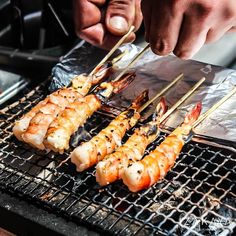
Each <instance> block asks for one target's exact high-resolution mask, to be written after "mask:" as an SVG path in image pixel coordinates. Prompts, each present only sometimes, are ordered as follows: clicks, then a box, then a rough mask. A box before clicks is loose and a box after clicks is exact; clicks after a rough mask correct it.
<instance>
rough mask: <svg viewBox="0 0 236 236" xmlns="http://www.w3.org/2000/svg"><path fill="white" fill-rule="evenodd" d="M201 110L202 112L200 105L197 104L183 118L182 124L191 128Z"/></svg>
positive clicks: (199, 103)
mask: <svg viewBox="0 0 236 236" xmlns="http://www.w3.org/2000/svg"><path fill="white" fill-rule="evenodd" d="M201 110H202V103H201V102H198V103H197V104H196V105H195V106H194V108H193V109H192V110H191V111H190V112H189V113H188V114H187V115H186V116H185V118H184V123H183V124H185V125H190V126H192V125H193V123H194V122H195V121H196V120H197V119H198V117H199V115H200V113H201Z"/></svg>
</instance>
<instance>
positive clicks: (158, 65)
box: [51, 44, 236, 148]
mask: <svg viewBox="0 0 236 236" xmlns="http://www.w3.org/2000/svg"><path fill="white" fill-rule="evenodd" d="M125 48H126V49H128V50H129V53H128V54H127V55H125V56H124V57H123V58H122V60H121V61H120V62H119V63H118V64H117V72H116V73H114V74H113V77H114V78H115V77H116V76H117V75H118V74H119V73H120V71H121V70H122V69H124V68H125V66H127V64H128V63H129V62H130V60H131V59H132V58H133V56H135V55H136V54H137V53H138V52H139V51H140V48H138V47H136V46H135V45H133V44H127V45H125V46H122V47H121V48H120V50H121V51H123V50H124V49H125ZM82 49H83V50H81V47H78V48H75V49H74V50H72V52H71V53H70V54H68V55H66V57H65V58H64V59H63V60H62V61H61V62H60V63H59V64H58V65H57V66H55V68H54V69H53V74H52V77H53V80H52V84H51V88H53V89H55V88H58V87H61V86H62V85H68V84H69V82H70V80H71V79H72V78H73V76H74V75H76V74H80V73H84V72H88V71H90V70H92V68H93V67H94V66H95V65H96V63H98V62H99V61H100V60H101V59H102V56H104V55H105V52H104V51H102V52H103V53H101V52H98V51H99V49H96V48H94V47H92V46H90V48H89V49H85V48H83V46H82ZM81 51H82V53H81ZM130 71H135V72H136V78H135V80H134V81H133V82H132V83H131V84H130V85H129V87H128V88H126V89H125V90H123V91H122V92H121V93H119V94H117V95H115V96H113V97H112V99H111V100H110V101H109V105H111V106H114V107H118V108H119V107H120V108H122V107H127V106H129V105H130V103H131V101H132V100H133V99H134V98H135V97H136V96H138V95H139V94H140V93H141V92H142V91H143V90H145V89H148V90H149V97H150V98H152V97H153V96H155V94H156V93H158V92H159V91H160V90H161V89H162V88H164V87H165V86H166V85H167V84H168V83H170V82H171V81H172V80H173V79H174V78H175V77H177V76H178V75H179V74H181V73H183V74H184V79H182V80H181V81H179V82H178V83H177V84H176V85H175V86H173V88H171V89H170V90H169V91H168V92H167V93H165V94H164V97H165V99H166V101H167V104H168V106H169V107H171V106H172V105H173V104H174V103H175V102H177V101H178V100H179V99H180V98H181V97H182V96H183V95H184V94H185V93H186V92H187V91H188V90H189V89H190V88H191V87H192V86H193V85H194V84H195V83H196V82H197V81H198V80H200V79H201V78H202V77H205V78H206V80H205V82H204V83H203V84H202V85H201V86H200V87H199V89H197V90H196V91H195V92H194V93H193V95H191V97H190V98H188V99H187V100H186V101H185V102H184V103H183V104H182V105H180V106H179V107H178V109H177V110H176V111H175V112H173V113H172V114H171V115H170V116H169V118H168V119H167V121H166V122H165V124H164V126H163V128H164V129H165V130H171V129H173V128H175V127H177V126H178V125H179V124H180V123H181V122H182V121H183V118H184V116H185V114H186V112H187V111H189V110H190V109H191V108H192V107H193V106H194V105H195V104H196V103H197V102H199V101H201V102H202V105H203V110H202V112H205V111H207V110H208V109H209V108H210V107H212V105H213V104H214V103H216V102H217V101H218V100H220V99H221V98H222V97H223V96H224V95H226V94H227V93H228V92H229V91H230V90H231V89H233V88H234V86H236V71H234V70H231V69H227V68H222V67H219V66H213V65H209V64H204V63H201V62H197V61H193V60H186V61H184V60H180V59H178V58H177V57H174V56H167V57H159V56H157V55H155V54H153V53H152V52H151V51H148V52H146V53H145V54H144V56H143V57H142V58H141V59H140V60H139V61H138V62H137V63H136V64H135V65H134V66H133V67H132V68H130ZM157 102H158V101H157ZM157 102H155V103H154V104H152V105H151V106H150V107H149V109H147V110H148V111H146V112H145V113H143V118H144V119H145V118H146V117H148V116H149V115H150V114H151V113H152V112H153V110H154V108H155V105H156V104H157ZM194 132H195V133H196V135H197V136H199V137H201V138H204V139H210V140H211V141H217V142H220V143H223V144H226V145H227V146H232V145H233V147H234V148H235V147H236V94H235V95H234V96H232V97H231V98H230V99H229V100H227V101H226V102H225V103H224V104H223V105H222V106H221V107H219V108H218V109H217V110H216V111H215V112H214V113H212V114H211V115H210V116H209V117H207V118H206V119H205V120H204V121H203V122H202V123H201V124H199V125H198V126H197V127H196V129H195V130H194Z"/></svg>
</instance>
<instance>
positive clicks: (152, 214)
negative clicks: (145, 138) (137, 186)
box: [0, 84, 236, 235]
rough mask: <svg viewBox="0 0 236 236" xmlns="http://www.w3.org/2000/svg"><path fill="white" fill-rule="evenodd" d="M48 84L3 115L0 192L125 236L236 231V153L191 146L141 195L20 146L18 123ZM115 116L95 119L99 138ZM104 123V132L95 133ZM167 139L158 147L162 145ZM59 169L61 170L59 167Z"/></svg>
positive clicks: (0, 122)
mask: <svg viewBox="0 0 236 236" xmlns="http://www.w3.org/2000/svg"><path fill="white" fill-rule="evenodd" d="M45 91H46V85H45V84H41V85H40V86H38V87H36V88H35V89H34V90H33V91H32V92H30V93H29V94H27V95H26V96H25V97H24V98H22V99H21V100H20V101H19V102H16V103H14V104H12V105H10V106H8V107H7V108H5V109H3V110H2V111H1V113H0V187H1V188H2V189H4V190H6V191H11V192H13V193H14V194H18V195H21V196H24V198H27V199H28V200H30V201H31V202H34V203H35V204H40V205H41V206H44V207H47V208H48V209H50V210H51V211H53V212H55V213H58V214H60V215H63V216H64V217H68V218H69V219H70V220H73V221H75V222H80V223H81V222H82V223H84V224H86V225H89V226H90V227H94V228H96V229H97V230H100V231H105V232H107V233H112V234H117V235H151V234H157V233H158V235H180V234H181V235H231V234H232V235H233V234H234V233H235V228H236V221H235V216H236V203H235V197H236V194H235V193H236V188H235V179H236V159H235V153H233V152H230V151H227V150H223V149H219V148H215V147H212V146H207V145H204V144H198V143H194V142H190V143H189V144H187V145H186V146H185V147H184V149H183V151H182V154H181V155H180V157H179V159H178V160H177V163H176V165H175V166H174V168H173V169H172V170H171V171H170V172H169V173H168V174H167V176H166V177H165V179H164V180H162V181H161V182H159V183H157V184H155V185H154V186H153V187H152V188H149V189H147V190H145V191H142V192H140V193H137V194H133V193H130V192H129V191H128V189H127V188H126V187H125V186H124V185H123V184H122V182H117V183H114V184H112V185H109V186H107V187H105V188H100V187H99V186H98V185H97V184H96V181H95V177H94V169H90V170H89V171H85V172H83V173H81V174H78V173H76V171H75V168H74V166H73V165H72V164H70V163H69V162H68V163H65V164H63V165H62V166H60V167H58V165H59V163H61V161H63V160H64V159H65V158H66V157H68V153H69V152H68V153H66V154H64V155H58V154H55V153H52V152H50V153H48V154H47V153H45V152H41V151H38V150H35V149H32V148H31V147H29V146H28V145H26V144H23V143H21V142H18V141H17V140H16V139H15V138H14V136H13V134H12V126H13V123H14V121H15V120H17V119H19V118H20V117H21V115H22V113H23V112H25V111H26V109H30V108H31V107H32V106H33V105H35V104H36V103H37V102H38V101H39V100H41V99H42V98H43V97H44V96H45ZM108 122H109V118H107V117H103V116H101V115H98V114H96V115H94V116H93V117H92V118H91V119H90V120H89V122H88V124H87V125H86V126H85V129H86V130H91V128H92V131H91V133H92V135H93V134H95V133H97V132H98V131H99V130H101V129H102V128H103V127H104V126H105V125H106V124H107V123H108ZM95 126H96V128H94V127H95ZM164 137H165V135H164V134H162V135H161V136H160V137H159V139H158V140H157V141H156V142H155V144H153V145H152V146H151V147H150V148H149V149H152V148H153V147H154V145H156V144H157V143H159V142H161V141H162V140H163V139H164ZM56 167H57V168H56Z"/></svg>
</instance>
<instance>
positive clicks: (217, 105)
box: [193, 86, 236, 128]
mask: <svg viewBox="0 0 236 236" xmlns="http://www.w3.org/2000/svg"><path fill="white" fill-rule="evenodd" d="M235 93H236V86H235V87H234V88H233V89H232V90H231V91H230V92H229V93H228V94H227V95H225V96H224V97H223V98H221V99H220V100H219V101H218V102H217V103H215V104H214V105H213V106H212V107H211V108H210V109H209V110H208V111H206V112H205V113H203V114H202V115H200V117H199V118H198V119H197V120H196V121H195V122H194V123H193V128H196V126H198V125H199V124H200V123H201V122H202V121H203V120H204V119H206V118H207V117H208V116H209V115H210V114H211V113H212V112H213V111H215V110H216V109H217V108H218V107H219V106H221V105H222V104H223V103H224V102H225V101H226V100H228V99H229V98H230V97H231V96H233V95H234V94H235Z"/></svg>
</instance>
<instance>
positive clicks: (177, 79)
mask: <svg viewBox="0 0 236 236" xmlns="http://www.w3.org/2000/svg"><path fill="white" fill-rule="evenodd" d="M183 77H184V75H183V74H180V75H179V76H177V77H176V78H175V79H174V80H173V81H172V82H171V83H170V84H168V85H167V86H166V87H165V88H164V89H162V90H161V91H160V92H159V93H158V94H157V95H156V96H155V97H153V98H152V99H150V100H148V101H147V102H146V103H145V104H144V105H143V106H141V107H140V108H139V110H138V111H139V112H142V111H143V110H144V109H146V108H147V107H148V106H149V105H150V104H151V103H153V102H154V101H155V100H156V99H157V98H159V97H160V96H162V95H163V94H164V93H165V92H166V91H167V90H169V89H170V88H171V87H173V86H174V85H175V84H176V83H177V82H178V81H179V80H180V79H183Z"/></svg>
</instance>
